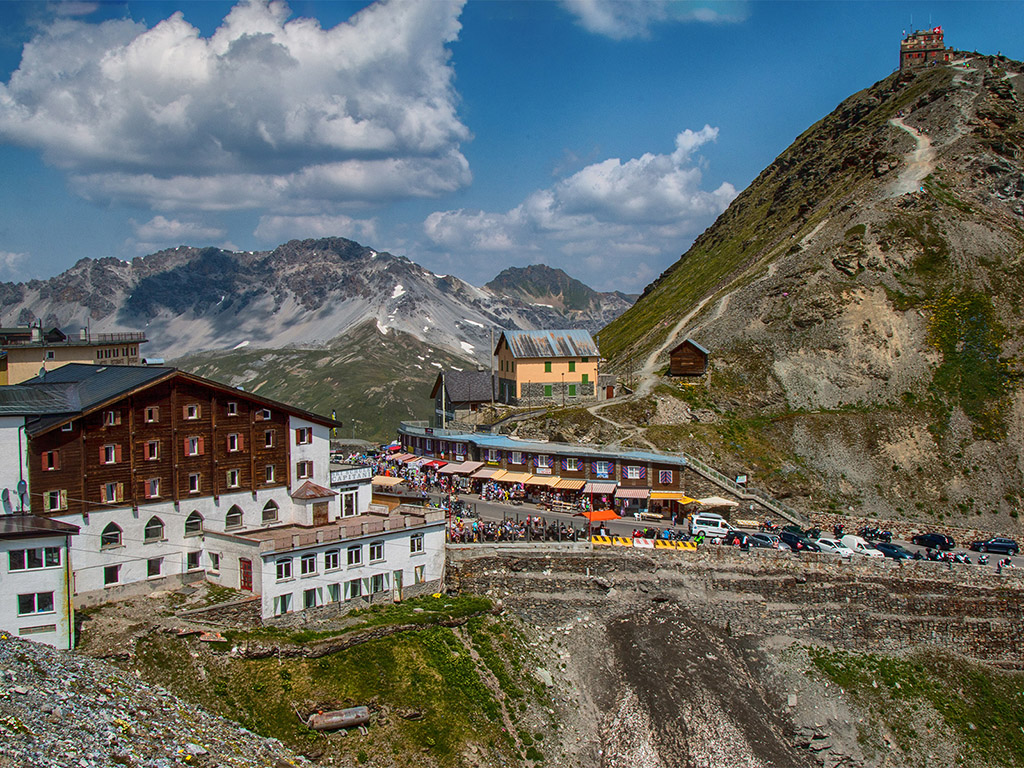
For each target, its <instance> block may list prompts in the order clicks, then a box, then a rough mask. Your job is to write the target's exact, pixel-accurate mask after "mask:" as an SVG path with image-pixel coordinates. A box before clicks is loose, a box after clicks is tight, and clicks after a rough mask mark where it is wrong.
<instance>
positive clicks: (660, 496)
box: [651, 491, 696, 504]
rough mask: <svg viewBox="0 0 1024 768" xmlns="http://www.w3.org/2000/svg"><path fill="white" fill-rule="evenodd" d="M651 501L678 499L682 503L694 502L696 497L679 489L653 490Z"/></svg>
mask: <svg viewBox="0 0 1024 768" xmlns="http://www.w3.org/2000/svg"><path fill="white" fill-rule="evenodd" d="M651 501H678V502H679V503H680V504H692V503H693V502H695V501H696V499H691V498H690V497H689V496H687V495H686V494H685V493H679V492H678V491H651Z"/></svg>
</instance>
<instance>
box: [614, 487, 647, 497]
mask: <svg viewBox="0 0 1024 768" xmlns="http://www.w3.org/2000/svg"><path fill="white" fill-rule="evenodd" d="M650 495H651V489H650V488H616V489H615V498H616V499H646V498H647V497H648V496H650Z"/></svg>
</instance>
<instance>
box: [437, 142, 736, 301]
mask: <svg viewBox="0 0 1024 768" xmlns="http://www.w3.org/2000/svg"><path fill="white" fill-rule="evenodd" d="M717 136H718V129H717V128H712V127H711V126H709V125H705V126H704V127H703V128H701V129H700V130H699V131H692V130H690V129H687V130H685V131H682V132H681V133H680V134H679V135H678V136H676V141H675V149H674V150H673V151H672V152H671V153H668V154H660V155H659V154H651V153H645V154H644V155H642V156H640V157H637V158H632V159H629V160H626V161H622V160H621V159H618V158H611V159H607V160H603V161H601V162H598V163H594V164H592V165H589V166H587V167H585V168H583V169H582V170H580V171H578V172H577V173H575V174H573V175H571V176H569V177H567V178H565V179H562V180H560V181H558V182H557V183H555V184H554V185H553V186H551V187H548V188H547V189H542V190H538V191H536V192H534V193H532V194H531V195H529V196H528V197H527V198H526V200H524V201H523V202H522V203H521V204H519V205H518V206H516V207H515V208H513V209H512V210H510V211H507V212H504V213H492V212H485V211H468V210H464V209H459V210H451V211H437V212H435V213H432V214H430V215H429V216H428V217H427V218H426V220H425V221H424V224H423V229H424V232H425V234H426V236H427V238H428V239H429V241H430V242H431V243H432V244H433V245H434V246H435V247H436V248H437V249H439V250H443V251H447V252H448V253H454V254H464V255H465V256H466V257H467V258H471V257H472V255H473V254H484V255H486V254H496V253H501V254H504V255H505V256H509V257H512V256H515V255H523V254H525V255H527V256H528V257H529V258H531V259H532V260H536V259H537V255H538V254H539V255H542V257H543V258H544V259H546V260H547V261H548V262H549V263H552V265H553V266H562V267H563V268H565V269H566V271H569V272H570V274H580V273H581V272H583V271H585V272H586V273H587V274H588V275H590V276H591V279H593V280H597V281H599V282H601V283H602V284H605V285H608V284H611V283H614V284H616V285H618V286H619V287H622V288H625V289H627V290H638V289H640V288H642V287H643V286H644V285H646V284H647V282H649V280H650V279H651V278H652V277H653V276H654V275H655V274H656V273H657V272H658V271H660V268H661V267H663V266H664V264H659V263H658V262H660V261H661V260H662V259H664V258H665V255H666V254H674V255H675V256H678V255H679V253H680V252H681V248H682V247H683V246H684V244H685V242H686V241H687V240H688V239H689V238H691V237H692V236H694V235H695V234H697V233H698V232H700V231H701V230H702V229H704V228H705V227H706V226H708V225H709V224H710V223H711V222H712V221H713V220H714V219H715V217H716V216H718V214H720V213H721V212H722V211H723V210H725V208H726V207H727V206H728V205H729V203H730V202H732V200H733V198H735V197H736V189H735V187H733V185H732V184H729V183H723V184H721V185H720V186H718V187H717V188H716V189H713V190H705V189H702V188H701V181H702V175H701V171H700V169H699V168H698V167H697V166H696V165H695V164H694V162H693V159H692V154H693V153H694V152H695V151H696V150H697V149H698V148H699V147H701V146H703V145H704V144H706V143H708V142H710V141H714V140H715V139H716V138H717ZM652 265H653V266H652ZM573 269H575V272H574V271H573Z"/></svg>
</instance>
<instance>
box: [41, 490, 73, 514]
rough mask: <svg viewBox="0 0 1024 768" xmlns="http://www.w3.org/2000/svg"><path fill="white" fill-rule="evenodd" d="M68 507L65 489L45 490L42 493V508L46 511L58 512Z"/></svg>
mask: <svg viewBox="0 0 1024 768" xmlns="http://www.w3.org/2000/svg"><path fill="white" fill-rule="evenodd" d="M67 508H68V492H67V491H46V492H45V493H44V494H43V509H44V510H45V511H47V512H59V511H61V510H64V509H67Z"/></svg>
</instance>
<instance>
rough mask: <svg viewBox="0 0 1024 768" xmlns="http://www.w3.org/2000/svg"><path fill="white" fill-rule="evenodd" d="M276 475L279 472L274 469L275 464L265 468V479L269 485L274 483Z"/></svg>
mask: <svg viewBox="0 0 1024 768" xmlns="http://www.w3.org/2000/svg"><path fill="white" fill-rule="evenodd" d="M276 474H277V472H276V470H275V469H274V465H273V464H267V466H266V467H264V468H263V477H264V479H265V480H266V481H267V482H268V483H272V482H274V480H275V479H276V478H275V476H276Z"/></svg>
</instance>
